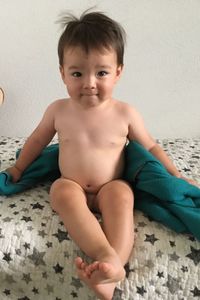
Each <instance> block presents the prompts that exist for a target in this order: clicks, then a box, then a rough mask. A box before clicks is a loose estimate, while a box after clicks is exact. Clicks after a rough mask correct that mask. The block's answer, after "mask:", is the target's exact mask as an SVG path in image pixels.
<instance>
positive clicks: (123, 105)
mask: <svg viewBox="0 0 200 300" xmlns="http://www.w3.org/2000/svg"><path fill="white" fill-rule="evenodd" d="M116 108H117V109H118V110H119V111H120V112H121V113H124V114H128V115H129V114H134V113H136V112H137V111H136V109H135V107H134V106H133V105H131V104H129V103H127V102H123V101H120V100H116Z"/></svg>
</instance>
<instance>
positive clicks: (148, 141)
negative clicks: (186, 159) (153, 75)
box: [128, 107, 197, 185]
mask: <svg viewBox="0 0 200 300" xmlns="http://www.w3.org/2000/svg"><path fill="white" fill-rule="evenodd" d="M128 111H129V134H128V138H129V140H135V141H137V142H139V143H140V144H141V145H143V146H144V147H145V148H146V149H147V150H148V151H150V152H151V153H152V154H153V155H154V156H155V157H156V158H157V159H158V160H159V161H160V162H161V163H162V164H163V165H164V167H165V168H166V169H167V171H168V172H169V173H170V174H171V175H173V176H176V177H179V178H183V179H185V180H186V181H188V182H189V183H191V184H195V185H197V183H196V182H195V181H193V180H191V179H188V178H186V177H184V176H182V175H181V173H180V172H179V171H178V170H177V168H176V167H175V165H174V164H173V162H172V161H171V159H170V158H169V157H168V155H167V154H166V152H165V151H164V150H163V149H162V148H161V147H160V146H159V145H158V144H157V143H156V141H155V140H154V139H153V138H152V137H151V135H150V134H149V133H148V131H147V129H146V128H145V125H144V121H143V119H142V117H141V115H140V114H139V113H138V112H137V111H136V110H135V109H134V108H133V107H129V109H128Z"/></svg>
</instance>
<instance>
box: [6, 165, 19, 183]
mask: <svg viewBox="0 0 200 300" xmlns="http://www.w3.org/2000/svg"><path fill="white" fill-rule="evenodd" d="M6 172H8V173H9V174H10V175H11V176H12V181H13V182H14V183H15V182H17V181H19V179H20V177H21V176H22V171H20V170H19V169H18V168H17V167H15V166H13V167H10V168H8V169H6Z"/></svg>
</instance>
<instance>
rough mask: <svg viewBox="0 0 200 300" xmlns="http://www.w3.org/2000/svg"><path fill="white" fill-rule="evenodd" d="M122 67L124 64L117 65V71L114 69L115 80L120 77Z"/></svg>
mask: <svg viewBox="0 0 200 300" xmlns="http://www.w3.org/2000/svg"><path fill="white" fill-rule="evenodd" d="M123 67H124V65H119V66H118V67H117V71H116V75H117V80H118V79H119V78H120V76H121V74H122V71H123Z"/></svg>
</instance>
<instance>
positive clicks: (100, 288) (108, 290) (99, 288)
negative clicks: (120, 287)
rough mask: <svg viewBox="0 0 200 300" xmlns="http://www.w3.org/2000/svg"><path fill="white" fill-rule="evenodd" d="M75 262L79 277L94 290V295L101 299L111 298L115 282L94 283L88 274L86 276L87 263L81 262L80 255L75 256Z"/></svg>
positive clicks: (108, 299) (107, 299)
mask: <svg viewBox="0 0 200 300" xmlns="http://www.w3.org/2000/svg"><path fill="white" fill-rule="evenodd" d="M75 263H76V267H77V272H78V276H79V278H80V279H81V280H82V281H83V282H85V284H86V285H87V286H88V287H89V288H90V289H92V290H93V291H94V292H95V294H96V296H97V297H98V298H99V299H101V300H111V299H112V297H113V294H114V290H115V287H116V282H112V283H106V284H94V283H93V282H92V280H91V279H90V276H88V273H90V272H89V271H88V270H87V271H86V269H87V268H88V267H89V265H87V264H86V263H85V262H83V260H82V258H80V257H77V258H76V260H75ZM93 267H94V264H93Z"/></svg>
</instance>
